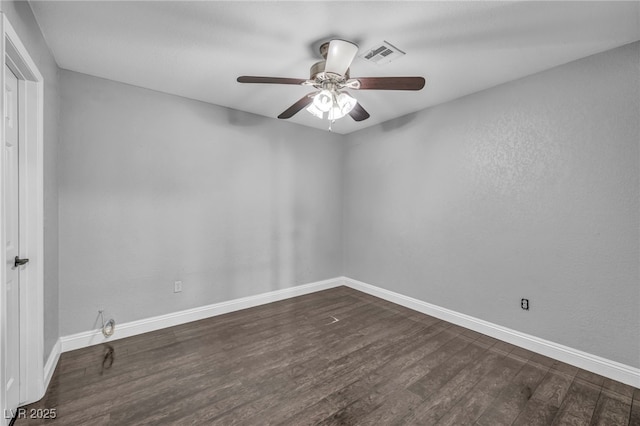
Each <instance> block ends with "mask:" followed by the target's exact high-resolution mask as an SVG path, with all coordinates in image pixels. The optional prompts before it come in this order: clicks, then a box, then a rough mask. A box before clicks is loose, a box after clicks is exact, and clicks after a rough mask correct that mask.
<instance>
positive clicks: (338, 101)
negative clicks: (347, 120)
mask: <svg viewBox="0 0 640 426" xmlns="http://www.w3.org/2000/svg"><path fill="white" fill-rule="evenodd" d="M323 92H328V93H329V95H330V102H329V103H328V104H327V103H326V97H325V96H326V94H325V93H323ZM318 98H321V99H320V100H319V99H318ZM357 103H358V101H357V100H356V99H354V98H353V97H351V96H349V95H347V94H346V93H344V92H336V91H334V92H329V91H328V90H323V91H322V92H320V93H318V94H317V95H316V96H315V97H314V99H313V102H312V103H311V105H309V106H308V107H307V111H309V113H311V114H312V115H313V116H315V117H318V118H320V119H327V120H331V121H333V120H337V119H339V118H342V117H344V116H345V115H347V114H349V112H351V110H352V109H353V108H354V107H355V106H356V104H357ZM327 105H328V107H327Z"/></svg>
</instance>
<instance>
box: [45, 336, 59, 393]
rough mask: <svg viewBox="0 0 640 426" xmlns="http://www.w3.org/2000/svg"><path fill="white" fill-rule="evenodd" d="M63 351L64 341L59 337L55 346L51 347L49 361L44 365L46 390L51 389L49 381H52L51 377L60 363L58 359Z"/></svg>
mask: <svg viewBox="0 0 640 426" xmlns="http://www.w3.org/2000/svg"><path fill="white" fill-rule="evenodd" d="M61 352H62V341H61V339H58V341H57V342H56V344H55V345H53V348H52V349H51V353H50V354H49V358H47V363H46V364H45V365H44V392H46V390H47V389H49V383H50V382H51V377H53V372H54V371H55V370H56V366H57V365H58V360H59V359H60V353H61ZM44 392H43V393H44Z"/></svg>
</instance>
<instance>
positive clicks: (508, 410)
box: [476, 356, 548, 426]
mask: <svg viewBox="0 0 640 426" xmlns="http://www.w3.org/2000/svg"><path fill="white" fill-rule="evenodd" d="M516 359H522V358H521V357H519V356H518V357H516ZM547 371H548V370H546V369H545V368H544V367H540V366H538V365H537V364H532V363H529V362H527V364H525V365H524V367H522V369H521V370H520V372H519V373H518V375H517V376H516V377H515V378H514V379H513V380H512V382H511V383H509V384H508V385H507V386H506V387H505V388H504V389H503V390H502V392H501V393H500V395H499V396H498V398H497V399H496V401H495V402H494V403H493V404H492V407H491V409H489V410H487V411H485V412H484V413H483V414H482V416H480V418H479V419H478V420H477V421H476V424H478V425H482V426H493V425H499V424H511V423H512V422H513V421H515V420H516V418H517V417H518V416H519V415H520V413H521V412H522V411H523V410H524V408H525V406H526V405H527V403H528V402H529V399H530V398H531V397H532V396H533V394H534V392H535V390H536V388H537V386H538V384H539V383H540V382H541V381H542V379H543V377H544V376H545V375H546V373H547Z"/></svg>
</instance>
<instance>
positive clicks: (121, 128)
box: [59, 70, 343, 335]
mask: <svg viewBox="0 0 640 426" xmlns="http://www.w3.org/2000/svg"><path fill="white" fill-rule="evenodd" d="M60 81H61V87H62V89H61V92H62V101H61V105H62V107H61V109H62V121H61V142H60V157H59V158H60V163H59V170H60V175H59V184H60V187H59V193H60V328H61V333H62V335H69V334H72V333H76V332H80V331H86V330H89V329H92V328H93V327H94V326H95V320H96V315H97V310H98V308H100V307H103V308H105V310H106V311H107V312H108V313H109V314H111V315H113V316H114V317H115V319H116V321H118V322H127V321H133V320H138V319H142V318H147V317H151V316H154V315H161V314H167V313H172V312H175V311H179V310H183V309H187V308H192V307H197V306H203V305H207V304H211V303H215V302H220V301H225V300H229V299H233V298H238V297H243V296H249V295H255V294H259V293H263V292H267V291H271V290H275V289H279V288H285V287H291V286H295V285H299V284H304V283H309V282H314V281H318V280H323V279H328V278H333V277H337V276H340V275H341V274H342V270H341V266H342V265H341V262H342V256H341V252H340V249H339V247H340V236H341V234H342V227H341V219H342V216H341V199H342V195H341V191H342V189H341V183H342V175H341V173H342V172H341V162H340V161H341V158H342V148H343V145H342V144H341V139H340V138H339V136H334V135H332V134H329V133H328V132H325V131H318V130H313V129H308V128H305V127H301V126H297V125H293V124H290V123H286V122H279V121H277V120H273V119H267V118H263V117H258V116H255V115H251V114H247V113H242V112H238V111H234V110H229V109H226V108H222V107H218V106H214V105H209V104H205V103H201V102H197V101H192V100H188V99H184V98H180V97H177V96H171V95H166V94H162V93H158V92H154V91H151V90H146V89H141V88H138V87H134V86H129V85H124V84H121V83H116V82H113V81H108V80H103V79H99V78H95V77H90V76H87V75H84V74H78V73H74V72H70V71H64V70H62V71H61V72H60ZM175 280H182V281H183V286H184V290H183V292H182V293H178V294H174V293H173V282H174V281H175Z"/></svg>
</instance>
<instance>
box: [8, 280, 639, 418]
mask: <svg viewBox="0 0 640 426" xmlns="http://www.w3.org/2000/svg"><path fill="white" fill-rule="evenodd" d="M116 333H117V331H116ZM639 397H640V391H639V390H638V389H634V388H631V387H629V386H626V385H623V384H621V383H618V382H615V381H612V380H609V379H605V378H603V377H601V376H598V375H595V374H592V373H589V372H586V371H584V370H580V369H578V368H576V367H573V366H570V365H567V364H563V363H560V362H558V361H556V360H553V359H551V358H547V357H544V356H542V355H538V354H534V353H532V352H530V351H527V350H525V349H522V348H518V347H516V346H514V345H511V344H509V343H505V342H501V341H498V340H496V339H494V338H491V337H489V336H484V335H482V334H480V333H477V332H476V331H472V330H468V329H465V328H463V327H460V326H458V325H454V324H451V323H447V322H445V321H442V320H440V319H437V318H434V317H430V316H428V315H423V314H420V313H418V312H416V311H412V310H410V309H408V308H405V307H403V306H398V305H395V304H393V303H391V302H388V301H385V300H381V299H378V298H376V297H374V296H371V295H369V294H365V293H361V292H358V291H356V290H353V289H350V288H346V287H338V288H334V289H329V290H325V291H321V292H317V293H313V294H308V295H304V296H300V297H296V298H291V299H287V300H282V301H278V302H274V303H271V304H268V305H261V306H257V307H254V308H251V309H245V310H241V311H236V312H231V313H228V314H225V315H220V316H217V317H213V318H208V319H203V320H200V321H194V322H192V323H188V324H182V325H179V326H176V327H171V328H167V329H162V330H157V331H154V332H151V333H145V334H142V335H139V336H133V337H129V338H125V339H120V340H115V341H112V342H109V343H108V344H103V345H97V346H93V347H88V348H84V349H80V350H77V351H72V352H67V353H64V354H62V356H61V358H60V361H59V363H58V366H57V368H56V371H55V372H54V374H53V378H52V380H51V383H50V385H49V389H48V390H47V393H46V394H45V396H44V398H43V399H42V400H40V401H38V402H36V403H34V404H31V405H29V406H27V407H25V408H27V409H29V408H41V409H51V408H55V409H56V410H57V414H58V416H57V418H56V419H52V420H43V419H17V420H16V422H15V425H16V426H29V425H38V426H41V425H50V426H58V425H64V426H67V425H71V426H82V425H87V426H95V425H117V426H130V425H154V426H155V425H178V426H183V425H189V424H193V425H224V426H227V425H236V424H237V425H256V424H259V425H270V424H285V425H292V426H299V425H305V424H316V425H338V424H361V425H376V426H377V425H393V424H402V425H405V424H416V425H419V424H424V425H433V424H438V425H466V424H469V425H470V424H474V423H477V424H479V425H481V424H486V425H488V424H491V425H498V424H511V423H513V424H516V425H525V424H526V425H550V424H558V425H563V424H580V425H588V424H590V423H591V424H594V425H599V424H607V425H609V424H616V425H617V424H628V425H637V426H640V405H639V402H638V399H639Z"/></svg>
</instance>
